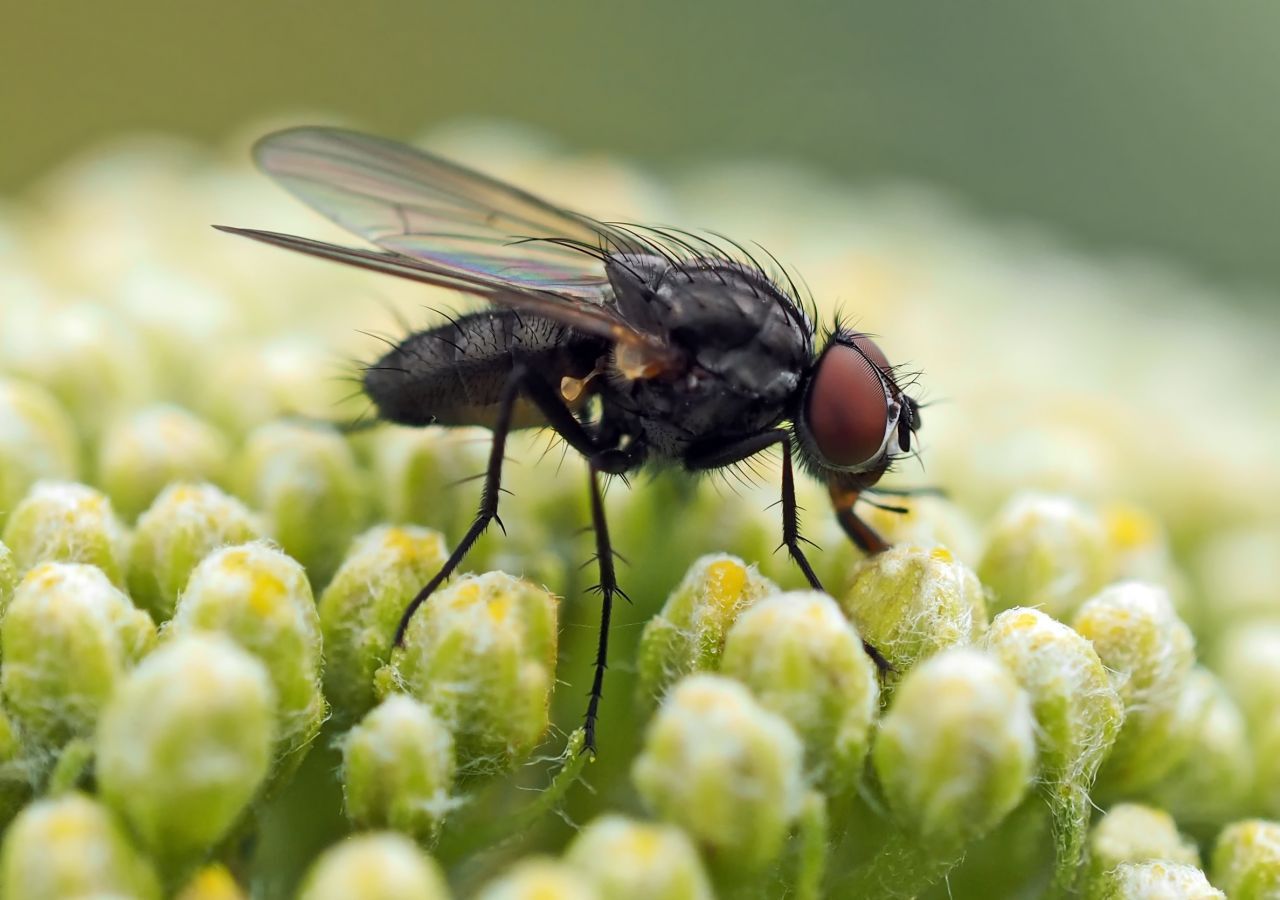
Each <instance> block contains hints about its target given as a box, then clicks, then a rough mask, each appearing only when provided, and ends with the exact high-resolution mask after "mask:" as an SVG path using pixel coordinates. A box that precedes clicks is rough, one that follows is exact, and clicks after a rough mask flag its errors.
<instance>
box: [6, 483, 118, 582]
mask: <svg viewBox="0 0 1280 900" xmlns="http://www.w3.org/2000/svg"><path fill="white" fill-rule="evenodd" d="M4 542H5V543H6V544H7V545H8V546H9V549H10V550H11V551H12V552H13V557H14V562H15V564H16V566H17V568H18V571H19V572H25V571H26V570H28V569H30V568H31V567H32V566H35V565H37V564H39V563H42V562H71V563H87V564H89V565H91V566H97V567H98V568H99V569H101V570H102V571H103V573H104V574H106V576H107V577H108V578H110V579H111V583H112V584H114V585H116V586H117V587H124V584H125V572H126V569H127V567H128V560H129V534H128V532H127V531H126V530H125V527H124V525H123V523H121V521H120V519H119V518H117V517H116V514H115V511H114V510H113V509H112V508H111V501H110V500H109V499H107V496H106V495H105V494H103V493H102V492H101V491H98V490H96V489H94V488H91V487H88V486H87V485H83V484H76V483H74V482H62V481H41V482H38V483H37V484H35V485H34V486H33V487H32V488H31V490H30V491H29V492H28V493H27V495H26V496H25V497H23V498H22V502H20V503H19V504H18V505H17V506H16V507H15V508H14V509H13V510H12V512H10V513H9V518H8V520H7V521H6V522H5V527H4Z"/></svg>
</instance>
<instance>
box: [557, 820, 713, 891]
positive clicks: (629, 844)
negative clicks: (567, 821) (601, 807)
mask: <svg viewBox="0 0 1280 900" xmlns="http://www.w3.org/2000/svg"><path fill="white" fill-rule="evenodd" d="M565 861H566V862H568V863H569V864H570V865H572V866H575V867H576V868H578V869H579V870H581V871H582V872H585V873H586V874H587V876H588V877H589V878H590V879H591V880H592V881H593V882H594V883H595V887H596V890H597V891H598V892H599V894H600V896H601V897H608V898H610V900H712V898H713V897H714V896H715V895H714V894H713V893H712V891H711V884H710V882H709V881H708V880H707V874H706V872H705V871H704V870H703V867H702V860H700V859H699V858H698V852H697V850H696V849H695V848H694V846H693V844H692V843H691V842H690V840H689V838H688V837H687V836H686V835H685V833H684V832H683V831H681V830H680V829H678V828H672V827H671V826H669V825H655V824H652V823H649V822H636V821H633V820H631V819H627V818H624V817H623V816H619V815H613V814H607V815H604V816H601V817H600V818H598V819H596V820H595V821H593V822H591V823H590V824H588V825H587V826H586V827H585V828H583V829H582V830H581V831H580V832H578V836H577V837H575V838H574V839H573V841H572V842H571V843H570V844H569V847H568V849H566V850H565Z"/></svg>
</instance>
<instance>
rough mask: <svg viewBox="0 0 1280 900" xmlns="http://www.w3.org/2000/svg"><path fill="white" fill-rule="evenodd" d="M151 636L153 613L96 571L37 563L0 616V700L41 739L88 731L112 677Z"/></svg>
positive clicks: (52, 741)
mask: <svg viewBox="0 0 1280 900" xmlns="http://www.w3.org/2000/svg"><path fill="white" fill-rule="evenodd" d="M154 641H155V626H154V625H153V624H152V623H151V619H150V618H149V617H148V616H147V614H146V613H144V612H142V611H141V610H139V609H137V608H136V607H134V605H133V604H132V603H130V602H129V598H128V597H126V596H125V595H124V594H123V593H121V592H120V591H119V590H118V589H117V588H116V587H115V586H114V585H112V584H111V582H109V581H108V580H107V577H106V576H105V575H103V574H102V572H101V571H100V570H98V569H96V568H94V567H93V566H85V565H77V564H73V563H44V564H42V565H39V566H36V567H35V568H34V569H32V570H31V571H30V572H28V573H27V576H26V577H25V578H24V579H23V580H22V582H21V583H20V584H19V585H18V589H17V591H16V592H15V593H14V596H13V602H12V603H10V604H9V610H8V612H7V613H6V614H5V617H4V620H3V622H0V647H2V648H3V657H4V665H3V666H0V690H2V691H3V694H4V700H5V706H6V708H7V709H8V711H9V712H10V713H11V714H12V715H13V717H14V719H16V720H17V722H18V724H19V725H20V726H21V728H22V729H23V732H24V735H25V736H26V737H28V738H30V739H33V740H35V741H36V742H37V743H39V744H41V745H45V746H59V745H61V744H63V743H64V742H66V741H67V740H69V739H70V738H73V737H76V736H85V735H88V734H91V733H92V732H93V728H94V725H95V724H96V722H97V720H98V714H99V712H100V711H101V709H102V706H103V705H104V704H105V703H106V702H107V700H108V699H109V698H110V697H111V694H112V693H113V692H114V690H115V688H116V685H117V683H118V682H119V681H120V679H121V678H122V677H123V676H124V674H125V673H126V672H127V671H128V670H129V668H131V667H132V666H133V664H134V663H135V662H137V660H138V659H140V658H141V657H142V655H143V654H144V653H146V652H147V650H148V649H150V647H151V645H152V643H153V642H154Z"/></svg>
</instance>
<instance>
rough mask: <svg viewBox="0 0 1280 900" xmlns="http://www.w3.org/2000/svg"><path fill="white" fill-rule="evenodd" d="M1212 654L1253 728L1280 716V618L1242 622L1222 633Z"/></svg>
mask: <svg viewBox="0 0 1280 900" xmlns="http://www.w3.org/2000/svg"><path fill="white" fill-rule="evenodd" d="M1213 657H1214V662H1215V665H1214V668H1215V670H1216V671H1217V672H1218V674H1219V675H1220V676H1221V678H1222V683H1223V684H1224V685H1225V686H1226V688H1227V690H1228V691H1229V692H1230V693H1231V696H1233V697H1235V699H1236V701H1237V702H1238V703H1239V704H1240V709H1241V711H1242V712H1243V713H1244V715H1245V718H1246V719H1248V720H1249V723H1250V725H1252V726H1253V728H1255V729H1257V730H1261V729H1263V728H1264V727H1265V726H1266V725H1267V723H1268V722H1270V721H1271V720H1272V719H1273V718H1275V717H1276V716H1280V622H1268V621H1265V620H1261V621H1257V620H1255V621H1250V622H1241V623H1240V624H1239V625H1236V626H1234V627H1232V628H1231V629H1229V630H1228V631H1227V632H1226V633H1225V634H1223V635H1222V638H1221V640H1219V641H1218V645H1217V647H1216V648H1215V652H1214V654H1213Z"/></svg>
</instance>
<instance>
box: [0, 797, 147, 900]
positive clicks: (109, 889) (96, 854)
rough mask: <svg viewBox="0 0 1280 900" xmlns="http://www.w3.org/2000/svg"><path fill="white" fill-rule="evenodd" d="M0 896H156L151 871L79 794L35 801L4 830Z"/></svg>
mask: <svg viewBox="0 0 1280 900" xmlns="http://www.w3.org/2000/svg"><path fill="white" fill-rule="evenodd" d="M0 895H2V896H5V897H12V898H14V900H17V898H19V897H21V898H22V900H65V898H69V897H128V898H131V900H148V898H157V900H158V898H159V897H160V896H161V894H160V885H159V881H158V879H157V878H156V874H155V872H154V871H152V869H151V866H150V865H149V864H148V863H147V862H146V860H145V859H143V858H142V856H140V855H139V854H138V851H137V850H135V849H134V848H133V846H132V845H130V843H129V840H128V838H127V837H126V836H125V834H124V830H123V829H122V828H121V827H120V825H119V824H118V823H117V822H116V820H115V819H114V818H113V817H112V816H111V814H110V813H109V812H108V811H107V810H106V809H105V808H104V807H103V806H101V805H99V804H98V803H97V802H95V801H93V800H91V799H90V798H88V797H86V796H84V795H83V794H64V795H63V796H61V797H54V798H51V799H45V800H39V801H37V802H35V803H33V804H31V805H30V806H28V807H27V808H26V809H24V810H23V811H22V812H21V814H19V816H18V818H17V819H15V820H14V822H13V824H12V825H10V826H9V830H8V832H7V833H6V834H5V837H4V847H3V850H0Z"/></svg>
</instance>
